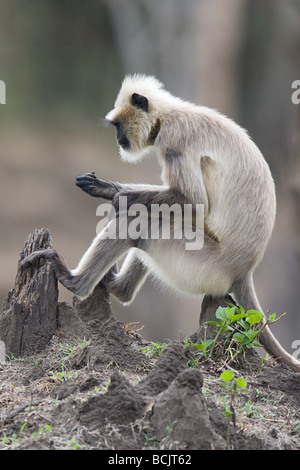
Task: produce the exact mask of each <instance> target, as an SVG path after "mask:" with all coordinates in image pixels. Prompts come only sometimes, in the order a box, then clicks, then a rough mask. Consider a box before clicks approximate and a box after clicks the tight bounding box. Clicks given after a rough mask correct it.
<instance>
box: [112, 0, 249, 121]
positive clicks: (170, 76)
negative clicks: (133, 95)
mask: <svg viewBox="0 0 300 470" xmlns="http://www.w3.org/2000/svg"><path fill="white" fill-rule="evenodd" d="M246 5H247V0H226V2H224V1H223V0H214V1H213V2H212V1H211V0H198V1H197V2H195V1H194V0H186V1H184V2H183V1H182V0H167V1H164V2H162V1H161V0H151V2H149V1H148V0H131V1H127V2H124V1H123V0H111V1H109V2H107V6H108V8H109V10H110V14H111V17H112V22H113V25H114V30H115V37H116V39H117V43H118V48H119V51H120V55H121V58H122V61H123V66H124V70H125V72H126V73H136V72H139V73H146V74H150V75H153V74H158V78H160V79H161V80H162V81H163V82H164V83H165V85H166V87H167V88H168V89H169V90H170V91H172V92H173V93H174V94H178V95H179V96H181V97H183V98H185V99H189V100H192V101H195V102H197V103H198V104H204V105H209V106H211V107H218V108H219V109H220V110H221V111H223V112H224V113H228V114H230V115H231V116H232V115H234V114H235V113H236V103H237V89H238V79H239V76H238V74H237V73H236V64H237V60H238V57H239V53H240V45H241V38H242V35H243V26H244V22H245V12H246ZM133 25H134V27H133ZM178 60H180V67H179V66H178V64H179V62H178Z"/></svg>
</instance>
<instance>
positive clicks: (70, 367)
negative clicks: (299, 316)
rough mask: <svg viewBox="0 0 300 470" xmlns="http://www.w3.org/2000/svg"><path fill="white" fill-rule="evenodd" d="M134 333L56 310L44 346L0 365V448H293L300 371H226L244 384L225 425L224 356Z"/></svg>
mask: <svg viewBox="0 0 300 470" xmlns="http://www.w3.org/2000/svg"><path fill="white" fill-rule="evenodd" d="M138 328H139V326H138V325H124V324H122V323H121V322H119V321H117V320H116V319H115V318H114V317H113V315H106V316H104V317H103V318H102V317H100V318H96V317H95V316H94V315H92V317H90V316H88V315H87V316H81V317H80V316H78V312H77V310H76V309H74V308H73V307H71V306H69V305H67V304H65V303H60V305H59V328H58V330H57V332H56V334H54V336H53V337H52V339H51V342H50V343H49V344H48V346H46V347H45V348H44V349H43V350H42V351H39V352H36V353H35V354H30V355H27V356H25V357H21V358H15V357H13V356H10V357H9V358H8V359H7V360H6V362H5V363H2V364H0V374H1V383H0V449H1V450H4V449H7V450H8V449H34V450H51V449H86V450H92V449H103V450H106V449H109V450H119V449H127V450H159V449H162V450H167V449H169V450H175V449H177V450H178V449H179V450H192V449H234V450H238V449H251V450H257V449H265V450H272V449H282V450H284V449H295V450H296V449H298V450H299V449H300V409H299V405H300V394H299V390H300V374H296V373H293V372H292V371H290V370H289V369H288V368H287V367H286V366H283V365H280V364H275V363H269V362H266V361H261V360H260V359H259V358H258V357H256V356H253V357H252V356H251V357H250V358H249V359H247V358H245V359H244V361H242V363H240V364H239V365H236V364H231V370H233V371H234V373H235V377H242V378H244V379H245V380H246V382H247V387H246V388H245V390H244V391H243V392H241V393H239V394H238V395H237V396H236V397H234V400H233V402H232V403H231V404H232V407H231V411H232V412H234V414H233V415H232V416H231V418H228V417H226V416H225V412H226V411H228V409H230V397H229V394H228V392H227V390H225V389H224V388H223V387H221V386H220V374H221V373H222V372H223V371H224V361H222V358H217V359H216V360H212V359H210V360H207V359H205V358H204V357H202V356H200V354H199V350H197V349H195V348H193V347H191V346H188V341H186V340H185V341H183V342H180V341H170V342H169V343H167V344H166V345H163V346H162V345H157V344H152V343H149V342H146V341H145V340H144V339H143V338H142V336H141V335H140V332H139V331H137V329H138ZM160 346H162V347H160ZM233 417H234V419H233Z"/></svg>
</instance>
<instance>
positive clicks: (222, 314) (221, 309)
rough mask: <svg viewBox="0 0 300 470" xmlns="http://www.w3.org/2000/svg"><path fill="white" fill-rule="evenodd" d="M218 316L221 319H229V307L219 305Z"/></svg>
mask: <svg viewBox="0 0 300 470" xmlns="http://www.w3.org/2000/svg"><path fill="white" fill-rule="evenodd" d="M216 317H217V318H218V319H219V320H227V307H218V308H217V310H216Z"/></svg>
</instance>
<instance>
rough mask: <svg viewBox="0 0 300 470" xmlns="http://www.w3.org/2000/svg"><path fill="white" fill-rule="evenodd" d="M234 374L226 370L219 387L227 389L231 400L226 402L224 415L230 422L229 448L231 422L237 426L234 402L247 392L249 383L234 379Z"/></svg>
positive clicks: (228, 429)
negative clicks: (238, 396) (239, 395)
mask: <svg viewBox="0 0 300 470" xmlns="http://www.w3.org/2000/svg"><path fill="white" fill-rule="evenodd" d="M234 375H235V374H234V372H233V371H231V370H225V371H224V372H223V373H222V374H221V375H220V382H219V385H220V386H221V387H223V388H225V390H226V392H227V394H228V395H229V397H230V399H229V402H228V401H227V402H225V404H224V415H225V416H226V418H227V420H228V425H227V447H228V446H229V440H230V422H233V425H234V426H235V418H236V416H235V409H234V400H235V398H236V396H237V395H238V394H239V393H241V392H244V391H246V390H247V382H246V380H245V379H243V378H242V377H238V378H234Z"/></svg>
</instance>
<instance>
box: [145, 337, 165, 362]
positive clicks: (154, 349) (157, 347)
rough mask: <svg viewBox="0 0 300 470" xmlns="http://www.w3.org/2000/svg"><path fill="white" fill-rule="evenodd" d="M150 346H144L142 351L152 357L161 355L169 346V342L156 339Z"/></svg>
mask: <svg viewBox="0 0 300 470" xmlns="http://www.w3.org/2000/svg"><path fill="white" fill-rule="evenodd" d="M150 344H151V345H150V346H147V347H146V348H143V349H142V350H141V352H142V353H143V354H146V355H147V356H148V357H150V359H152V358H153V357H157V356H160V354H161V353H162V352H163V351H164V350H165V349H166V347H167V346H168V345H167V343H156V342H154V341H150Z"/></svg>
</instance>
